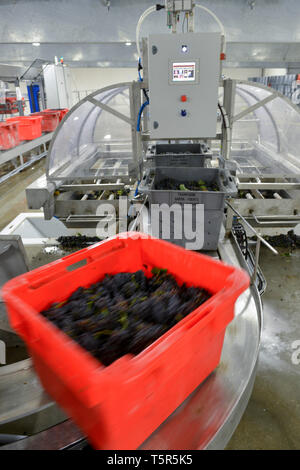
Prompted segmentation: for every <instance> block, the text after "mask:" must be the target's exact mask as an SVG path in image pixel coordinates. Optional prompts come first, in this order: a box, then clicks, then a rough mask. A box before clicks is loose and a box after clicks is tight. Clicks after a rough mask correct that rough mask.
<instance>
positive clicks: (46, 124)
mask: <svg viewBox="0 0 300 470" xmlns="http://www.w3.org/2000/svg"><path fill="white" fill-rule="evenodd" d="M31 116H42V118H43V119H42V132H53V131H55V129H56V128H57V126H58V124H59V116H60V112H59V111H51V112H50V111H41V112H39V113H33V114H31Z"/></svg>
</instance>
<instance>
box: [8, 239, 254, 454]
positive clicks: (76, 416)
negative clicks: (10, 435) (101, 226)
mask: <svg viewBox="0 0 300 470" xmlns="http://www.w3.org/2000/svg"><path fill="white" fill-rule="evenodd" d="M126 236H127V237H128V236H129V238H125V237H126ZM143 237H144V238H143ZM83 262H85V264H84V265H83V266H82V263H83ZM79 264H80V267H79ZM156 266H157V267H161V268H166V269H168V271H169V272H170V273H171V274H173V275H174V276H175V278H176V279H177V281H178V282H180V283H181V282H186V283H187V285H193V286H201V287H204V288H205V289H207V290H209V291H210V292H211V294H212V297H211V298H210V299H209V300H208V301H206V302H205V303H204V304H203V305H201V306H200V307H199V308H198V309H196V310H194V312H192V313H190V314H189V315H188V316H187V317H185V318H184V319H183V320H181V321H180V322H179V323H177V325H175V326H174V327H173V328H172V329H170V330H169V331H168V332H167V333H165V334H164V335H163V336H161V337H160V338H159V339H158V340H157V341H155V342H154V343H153V344H152V345H150V346H149V347H148V348H146V349H145V350H144V351H142V352H141V353H140V354H139V355H137V356H131V355H126V356H123V357H122V358H120V359H118V360H117V361H115V362H114V363H113V364H111V365H110V366H108V367H104V366H103V365H102V364H101V363H100V362H99V361H97V360H96V359H95V358H93V357H92V356H91V355H90V354H89V353H88V352H86V351H84V350H83V349H82V348H81V347H80V346H79V345H78V344H76V343H75V342H74V341H73V340H71V339H70V338H68V337H67V336H66V335H65V334H64V333H63V332H61V331H59V330H58V328H57V327H56V326H55V325H53V324H51V323H50V322H49V321H48V320H46V319H45V318H44V317H43V316H42V315H40V314H39V312H40V311H42V310H43V309H46V308H48V307H49V306H50V305H51V304H52V303H53V302H61V301H63V300H65V299H66V298H68V297H69V296H70V295H71V294H72V293H73V292H74V291H75V290H76V289H77V288H78V287H80V286H83V287H88V286H89V285H91V284H93V283H95V282H97V281H99V280H101V279H102V278H103V277H104V275H105V274H106V273H107V274H116V273H119V272H126V271H127V272H135V271H138V270H140V269H143V270H144V271H145V273H146V275H151V269H152V268H153V267H156ZM76 267H77V269H75V270H74V268H76ZM248 285H249V277H248V275H247V274H246V273H245V272H244V271H242V270H240V269H237V268H235V267H232V266H227V265H225V264H223V263H222V262H219V261H215V260H214V259H212V258H210V257H207V256H204V255H200V254H198V253H194V252H191V251H187V250H185V249H183V248H180V247H178V246H176V245H173V244H171V243H168V242H165V241H163V240H158V239H154V238H150V237H145V236H144V235H141V234H138V233H136V232H134V233H131V234H121V235H118V236H116V237H113V238H111V239H109V240H107V241H104V242H101V243H98V244H96V245H93V246H91V247H89V248H87V249H84V250H81V251H79V252H77V253H74V254H72V255H70V256H67V257H65V258H62V259H61V260H58V261H55V262H53V263H51V264H49V265H47V266H44V267H42V268H39V269H36V270H34V271H31V272H29V273H26V274H24V275H21V276H19V277H17V278H15V279H13V280H11V281H9V282H8V283H7V284H6V285H5V286H4V287H3V290H2V295H3V298H4V301H5V302H6V304H7V308H8V313H9V319H10V322H11V325H12V327H13V328H14V329H15V330H16V331H17V332H18V334H19V335H20V336H21V337H22V338H23V340H24V341H25V342H26V344H27V347H28V349H29V352H30V354H31V356H32V359H33V363H34V367H35V370H36V371H37V373H38V375H39V377H40V380H41V382H42V384H43V386H44V388H45V390H46V391H47V392H48V393H49V394H50V395H51V396H52V397H53V399H54V400H55V401H56V402H57V403H58V404H59V405H60V406H61V407H62V408H63V409H64V410H65V411H66V413H68V414H69V416H70V417H72V418H73V420H74V421H75V422H76V423H77V424H78V426H79V427H80V428H81V429H82V430H83V432H84V433H85V434H86V436H87V437H88V439H89V440H90V442H91V444H92V445H93V446H94V448H96V449H136V448H137V447H138V446H139V445H140V444H141V443H142V442H143V441H145V439H146V438H147V437H148V436H149V435H150V434H151V433H152V432H153V431H155V429H157V427H158V426H159V425H160V424H161V423H162V422H163V421H164V420H165V419H166V418H167V417H168V416H169V415H170V414H171V413H172V412H173V411H174V410H175V409H176V408H177V407H178V406H179V405H180V404H181V403H182V402H183V401H184V400H185V399H186V398H187V397H188V395H190V393H191V392H192V391H193V390H194V389H195V388H197V386H198V385H199V384H200V383H201V382H202V381H203V380H204V379H205V378H206V377H207V376H208V375H209V374H210V373H211V372H212V371H213V370H214V369H215V368H216V367H217V365H218V364H219V361H220V357H221V352H222V347H223V341H224V335H225V330H226V326H227V325H228V324H229V323H230V322H231V320H232V319H233V318H234V305H235V301H236V299H237V298H238V297H239V295H240V294H241V293H242V292H243V291H244V290H245V289H246V288H247V287H248Z"/></svg>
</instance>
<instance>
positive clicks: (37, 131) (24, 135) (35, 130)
mask: <svg viewBox="0 0 300 470" xmlns="http://www.w3.org/2000/svg"><path fill="white" fill-rule="evenodd" d="M6 122H17V123H18V124H19V138H20V141H23V140H34V139H37V138H38V137H41V135H42V118H41V117H40V116H19V117H13V118H9V119H7V120H6Z"/></svg>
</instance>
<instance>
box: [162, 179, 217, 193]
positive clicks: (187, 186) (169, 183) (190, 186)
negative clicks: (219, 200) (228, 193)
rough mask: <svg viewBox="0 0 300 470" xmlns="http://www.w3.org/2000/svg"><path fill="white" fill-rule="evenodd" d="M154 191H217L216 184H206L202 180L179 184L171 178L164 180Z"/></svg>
mask: <svg viewBox="0 0 300 470" xmlns="http://www.w3.org/2000/svg"><path fill="white" fill-rule="evenodd" d="M155 189H158V190H159V189H160V190H171V191H219V187H218V185H217V184H216V183H211V184H208V183H206V182H205V181H203V180H198V181H191V182H188V183H180V182H178V181H176V180H174V179H172V178H165V179H163V180H161V181H159V182H158V183H156V185H155Z"/></svg>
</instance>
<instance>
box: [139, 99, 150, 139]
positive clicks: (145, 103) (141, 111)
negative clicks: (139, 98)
mask: <svg viewBox="0 0 300 470" xmlns="http://www.w3.org/2000/svg"><path fill="white" fill-rule="evenodd" d="M148 104H149V101H145V102H144V103H143V104H142V106H141V109H140V111H139V115H138V120H137V126H136V130H137V132H140V130H141V117H142V114H143V111H144V109H145V108H146V106H148Z"/></svg>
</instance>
